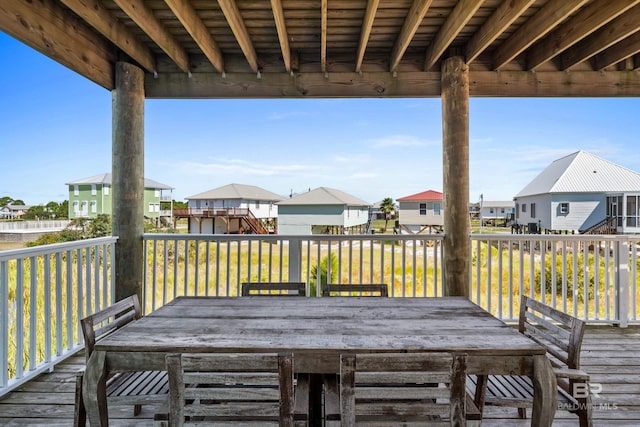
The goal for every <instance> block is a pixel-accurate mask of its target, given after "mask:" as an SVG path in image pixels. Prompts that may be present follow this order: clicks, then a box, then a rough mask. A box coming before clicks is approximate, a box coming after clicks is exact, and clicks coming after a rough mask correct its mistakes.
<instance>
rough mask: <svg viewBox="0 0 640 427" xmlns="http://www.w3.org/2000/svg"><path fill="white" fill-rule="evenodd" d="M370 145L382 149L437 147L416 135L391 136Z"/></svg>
mask: <svg viewBox="0 0 640 427" xmlns="http://www.w3.org/2000/svg"><path fill="white" fill-rule="evenodd" d="M438 143H439V142H438ZM370 144H371V147H373V148H378V149H380V148H389V147H426V146H430V145H435V144H436V142H434V141H427V140H423V139H420V138H418V137H416V136H414V135H390V136H386V137H381V138H376V139H373V140H371V141H370Z"/></svg>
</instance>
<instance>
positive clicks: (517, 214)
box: [516, 203, 520, 219]
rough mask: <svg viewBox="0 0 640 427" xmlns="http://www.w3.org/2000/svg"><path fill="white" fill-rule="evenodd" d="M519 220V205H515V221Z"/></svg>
mask: <svg viewBox="0 0 640 427" xmlns="http://www.w3.org/2000/svg"><path fill="white" fill-rule="evenodd" d="M518 218H520V204H519V203H516V219H518Z"/></svg>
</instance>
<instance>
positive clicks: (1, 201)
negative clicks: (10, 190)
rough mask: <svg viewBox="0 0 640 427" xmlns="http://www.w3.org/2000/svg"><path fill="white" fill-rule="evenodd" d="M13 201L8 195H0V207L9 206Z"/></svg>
mask: <svg viewBox="0 0 640 427" xmlns="http://www.w3.org/2000/svg"><path fill="white" fill-rule="evenodd" d="M12 203H13V199H12V198H11V197H9V196H3V197H0V207H4V206H9V205H10V204H12Z"/></svg>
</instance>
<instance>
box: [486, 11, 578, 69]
mask: <svg viewBox="0 0 640 427" xmlns="http://www.w3.org/2000/svg"><path fill="white" fill-rule="evenodd" d="M588 1H589V0H550V1H549V2H548V3H547V4H546V5H544V7H543V8H542V9H540V10H539V11H538V13H536V14H535V15H533V16H532V17H531V18H529V20H527V21H526V22H525V23H524V24H523V25H522V26H521V27H520V28H519V29H518V31H516V32H515V33H514V34H512V35H511V37H509V38H508V39H507V40H505V41H504V43H502V45H501V46H500V47H498V49H496V51H495V52H494V54H493V68H494V69H496V70H497V69H500V68H502V67H503V66H504V65H506V64H507V63H508V62H509V61H511V60H513V59H514V58H515V57H516V56H518V55H519V54H521V53H522V52H523V51H524V50H525V49H527V48H528V47H529V46H531V45H532V44H533V43H535V42H536V41H538V40H539V39H541V38H542V37H544V36H545V35H547V34H548V33H549V32H550V31H551V30H553V28H555V27H556V26H557V25H558V24H559V23H560V22H562V21H564V20H565V19H566V18H567V17H568V16H571V14H573V13H574V12H575V11H576V10H578V9H579V8H580V7H581V6H583V5H584V4H585V3H587V2H588Z"/></svg>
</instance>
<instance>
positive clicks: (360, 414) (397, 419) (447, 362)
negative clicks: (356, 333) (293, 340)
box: [329, 353, 480, 427]
mask: <svg viewBox="0 0 640 427" xmlns="http://www.w3.org/2000/svg"><path fill="white" fill-rule="evenodd" d="M466 365H467V356H466V354H453V353H393V354H389V353H377V354H344V355H342V356H341V357H340V418H341V420H340V425H341V426H343V427H351V426H355V425H358V426H362V425H368V424H369V423H371V424H375V425H376V426H383V425H388V426H398V425H405V424H404V423H410V425H414V424H413V423H415V425H465V424H466V425H479V422H480V420H479V419H476V420H473V421H469V422H468V421H467V419H466V418H467V417H466V407H467V404H468V402H469V400H470V399H467V395H466V391H465V378H466ZM471 404H472V403H471ZM478 418H479V417H478ZM329 421H330V423H331V424H334V422H332V421H331V420H329Z"/></svg>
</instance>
